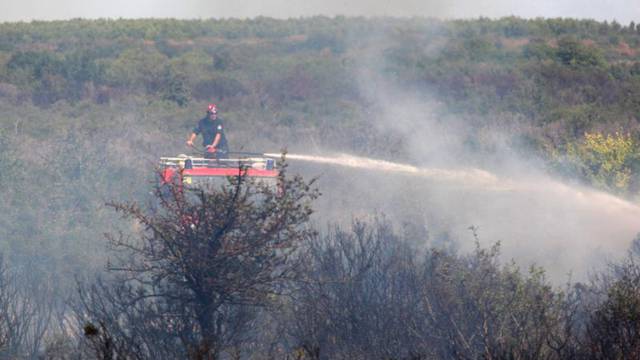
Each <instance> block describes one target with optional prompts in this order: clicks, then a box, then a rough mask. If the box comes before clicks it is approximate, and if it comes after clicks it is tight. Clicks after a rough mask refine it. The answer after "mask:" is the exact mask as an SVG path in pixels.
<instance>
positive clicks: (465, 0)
mask: <svg viewBox="0 0 640 360" xmlns="http://www.w3.org/2000/svg"><path fill="white" fill-rule="evenodd" d="M0 4H1V7H0V9H2V10H1V11H0V21H2V22H13V21H30V20H66V19H72V18H179V19H194V18H229V17H233V18H247V17H256V16H267V17H274V18H289V17H301V16H314V15H326V16H336V15H346V16H399V17H407V16H425V17H440V18H473V17H479V16H485V17H491V18H496V17H502V16H510V15H515V16H519V17H524V18H533V17H572V18H590V19H596V20H608V21H611V20H616V21H618V22H621V23H623V24H627V23H629V22H630V21H636V22H637V21H638V20H640V2H638V1H636V0H608V1H598V0H582V1H581V0H540V1H522V0H521V1H509V0H456V1H447V0H431V1H423V0H396V1H393V2H389V1H379V0H377V1H368V0H349V1H346V0H304V1H303V0H236V1H232V2H229V1H220V0H209V1H208V0H137V1H135V2H134V1H130V0H111V1H96V0H89V1H87V0H50V1H46V2H44V1H39V0H24V1H20V2H15V1H13V0H0Z"/></svg>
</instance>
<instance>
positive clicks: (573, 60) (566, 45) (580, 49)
mask: <svg viewBox="0 0 640 360" xmlns="http://www.w3.org/2000/svg"><path fill="white" fill-rule="evenodd" d="M556 56H557V58H558V60H559V61H560V62H561V63H562V64H564V65H569V66H575V67H580V66H603V65H605V60H604V57H603V56H602V53H601V52H600V51H599V49H598V48H596V47H590V46H586V45H583V44H582V43H581V42H579V41H578V40H576V39H574V38H570V37H567V38H562V39H560V41H559V42H558V50H557V52H556Z"/></svg>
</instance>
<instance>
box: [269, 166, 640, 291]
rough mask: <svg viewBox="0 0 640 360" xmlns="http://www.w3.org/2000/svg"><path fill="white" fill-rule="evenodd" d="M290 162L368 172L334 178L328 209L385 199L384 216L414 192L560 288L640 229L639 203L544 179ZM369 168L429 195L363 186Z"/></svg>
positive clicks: (398, 186)
mask: <svg viewBox="0 0 640 360" xmlns="http://www.w3.org/2000/svg"><path fill="white" fill-rule="evenodd" d="M265 155H267V156H274V157H279V156H280V154H265ZM286 158H287V159H290V160H298V161H305V162H313V163H318V164H327V165H337V166H341V167H347V168H352V169H356V170H366V171H367V175H363V176H365V177H364V178H362V177H356V178H353V177H352V176H349V175H348V174H345V176H344V178H342V177H341V175H337V176H338V178H337V179H333V180H334V183H340V182H344V183H345V184H344V185H345V186H344V188H346V189H347V190H345V189H342V190H341V189H340V188H339V187H335V186H334V188H332V189H330V190H329V191H330V192H337V193H336V194H335V195H331V194H329V196H330V199H329V200H328V202H329V205H328V206H329V211H330V212H334V211H337V212H338V213H341V214H342V215H345V214H344V212H345V210H346V209H351V210H352V211H356V212H357V211H358V209H359V210H360V211H362V210H364V211H365V212H366V211H367V208H366V207H367V206H370V205H366V204H371V202H369V203H367V202H366V201H365V202H363V198H367V201H369V200H371V199H372V198H379V199H380V201H382V203H380V202H379V201H378V202H375V201H374V202H373V203H374V204H377V205H374V207H369V209H368V210H369V211H371V209H377V210H382V211H385V210H384V204H391V205H390V206H393V205H394V204H393V203H394V202H395V201H396V197H399V196H403V195H402V194H403V193H404V194H408V195H406V196H408V197H410V198H411V199H412V200H414V201H417V202H423V205H422V206H424V207H425V208H426V209H428V210H427V212H429V213H432V214H433V213H435V214H436V215H437V216H438V221H436V223H438V222H442V223H444V224H446V226H447V227H449V228H450V229H452V230H451V231H452V232H453V233H454V234H455V235H456V237H457V238H459V239H464V238H465V236H467V235H466V234H467V233H468V230H466V229H467V227H468V226H469V225H478V226H480V229H481V237H482V238H484V239H486V240H487V242H489V243H491V242H495V241H501V243H502V244H503V252H504V254H505V256H506V257H507V258H514V259H516V260H519V262H520V263H521V264H523V265H525V266H526V264H530V263H532V262H533V263H537V264H539V265H542V266H543V267H544V268H546V269H547V270H548V272H549V273H550V275H551V276H552V278H554V279H555V280H556V281H557V282H558V283H562V282H563V281H564V280H566V275H567V274H568V273H570V272H572V273H573V274H574V279H585V277H586V275H587V273H588V271H589V270H590V269H592V268H594V267H597V266H599V265H602V264H603V263H604V262H606V261H607V260H611V259H612V258H615V257H619V256H621V255H624V253H625V251H626V250H627V249H628V246H629V243H630V241H631V240H632V239H633V238H634V237H635V236H636V235H637V234H638V232H640V207H639V206H638V205H636V204H634V203H632V202H629V201H626V200H623V199H621V198H618V197H616V196H614V195H611V194H608V193H605V192H602V191H597V190H594V189H591V188H588V187H584V186H579V185H568V184H565V183H562V182H560V181H558V180H554V179H552V178H550V177H548V176H544V175H537V176H536V175H531V174H528V175H526V176H523V175H520V176H519V177H505V176H497V175H495V174H493V173H491V172H488V171H485V170H481V169H477V168H459V169H442V168H426V167H417V166H413V165H408V164H401V163H395V162H390V161H384V160H376V159H370V158H365V157H357V156H351V155H347V154H337V155H336V156H332V157H326V156H314V155H303V154H287V155H286ZM371 171H379V172H381V173H387V174H388V173H395V174H398V175H409V176H411V177H414V178H415V179H416V181H415V182H412V183H416V182H417V183H419V184H420V183H422V184H426V186H424V187H423V188H422V189H423V190H420V188H415V187H412V188H411V187H410V188H407V186H408V184H409V181H405V180H399V178H396V180H393V177H388V176H384V177H380V179H386V180H384V181H387V182H388V183H387V184H386V185H385V184H382V183H377V184H376V185H375V186H374V187H373V188H372V187H368V186H365V183H366V182H369V181H370V180H371V178H370V176H371V175H369V174H370V172H371ZM367 178H368V179H369V180H367ZM420 179H424V180H426V182H425V181H421V180H420ZM362 180H364V182H363V181H362ZM381 181H382V180H381ZM394 184H395V185H394ZM376 186H378V187H376ZM380 186H382V187H383V188H384V190H382V193H381V188H380ZM421 192H426V193H421ZM385 194H386V195H385ZM394 194H395V195H394ZM385 196H386V197H385ZM380 204H382V205H380ZM414 205H415V203H414ZM336 206H337V207H336ZM363 206H364V207H365V208H362V207H363ZM347 211H348V210H347Z"/></svg>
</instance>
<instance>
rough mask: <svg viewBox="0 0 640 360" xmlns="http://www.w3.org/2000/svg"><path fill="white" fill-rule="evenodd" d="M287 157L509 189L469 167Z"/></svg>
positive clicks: (343, 157) (346, 157) (347, 157)
mask: <svg viewBox="0 0 640 360" xmlns="http://www.w3.org/2000/svg"><path fill="white" fill-rule="evenodd" d="M264 155H266V156H271V157H278V156H280V154H273V153H269V154H264ZM286 158H287V159H291V160H301V161H309V162H315V163H321V164H330V165H339V166H346V167H350V168H356V169H363V170H375V171H383V172H394V173H399V174H411V175H416V176H421V177H425V178H429V179H432V180H438V181H455V182H459V183H466V184H475V185H478V186H485V187H487V189H492V190H509V188H506V187H504V186H503V187H500V186H498V185H499V181H498V178H497V177H496V176H495V175H493V174H491V173H490V172H488V171H485V170H481V169H476V168H471V169H460V170H448V169H438V168H419V167H416V166H413V165H408V164H400V163H395V162H391V161H385V160H377V159H370V158H365V157H359V156H353V155H347V154H338V155H336V156H334V157H324V156H314V155H299V154H287V155H286Z"/></svg>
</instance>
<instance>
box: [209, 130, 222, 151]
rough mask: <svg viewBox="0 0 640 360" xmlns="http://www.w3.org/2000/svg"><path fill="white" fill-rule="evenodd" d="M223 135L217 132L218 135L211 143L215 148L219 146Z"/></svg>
mask: <svg viewBox="0 0 640 360" xmlns="http://www.w3.org/2000/svg"><path fill="white" fill-rule="evenodd" d="M221 137H222V135H220V133H217V134H216V137H215V138H213V144H211V146H213V147H214V148H216V147H218V144H219V143H220V138H221Z"/></svg>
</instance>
